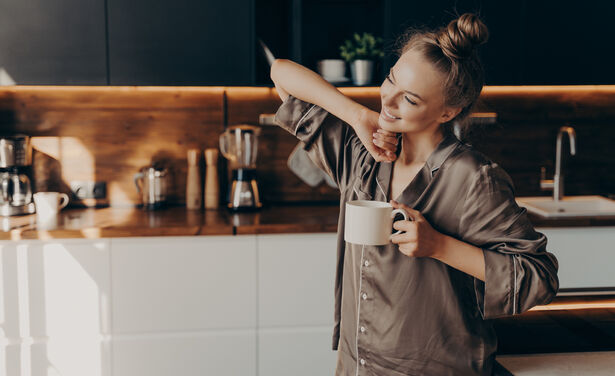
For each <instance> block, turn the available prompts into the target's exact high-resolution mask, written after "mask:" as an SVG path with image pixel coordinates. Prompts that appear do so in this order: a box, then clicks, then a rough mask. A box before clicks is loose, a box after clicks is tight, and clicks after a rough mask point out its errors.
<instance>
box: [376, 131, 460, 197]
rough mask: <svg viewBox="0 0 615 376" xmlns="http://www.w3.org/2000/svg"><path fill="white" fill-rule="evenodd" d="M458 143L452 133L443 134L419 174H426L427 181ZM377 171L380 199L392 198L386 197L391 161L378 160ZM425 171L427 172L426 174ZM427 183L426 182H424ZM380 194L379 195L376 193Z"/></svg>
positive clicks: (391, 166)
mask: <svg viewBox="0 0 615 376" xmlns="http://www.w3.org/2000/svg"><path fill="white" fill-rule="evenodd" d="M458 144H459V140H457V138H456V137H455V135H453V134H445V135H444V137H443V138H442V140H441V141H440V143H438V145H437V146H436V148H435V150H434V151H432V152H431V154H430V155H429V157H428V158H427V161H426V162H425V165H424V166H423V168H422V169H421V171H419V174H425V175H427V178H428V179H429V181H431V179H432V178H433V176H434V175H435V174H436V172H437V171H438V170H439V169H440V166H442V163H444V161H445V160H446V159H447V158H448V156H449V155H450V154H451V153H452V152H453V150H455V148H456V147H457V145H458ZM377 167H378V173H377V175H376V180H377V184H378V185H379V186H380V189H378V191H380V190H382V191H384V192H379V193H380V194H382V197H381V198H380V199H381V200H387V199H389V200H390V199H392V197H387V196H386V195H387V194H388V192H389V186H390V184H391V175H392V172H393V163H392V162H378V163H377ZM426 172H429V173H428V174H426ZM426 183H428V182H426ZM377 196H380V195H377Z"/></svg>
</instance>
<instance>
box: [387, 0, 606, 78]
mask: <svg viewBox="0 0 615 376" xmlns="http://www.w3.org/2000/svg"><path fill="white" fill-rule="evenodd" d="M388 1H390V2H391V6H390V10H389V13H388V17H389V18H390V25H391V27H390V29H389V34H388V37H389V38H392V37H393V36H396V35H399V34H400V33H401V32H402V31H403V30H404V28H405V27H408V26H428V27H438V26H442V25H446V24H447V23H448V22H449V21H450V20H451V19H453V18H454V17H455V16H456V14H462V13H464V12H474V13H477V14H479V15H480V16H481V18H482V19H483V21H484V22H485V23H486V25H487V27H488V28H489V32H490V38H489V41H488V42H487V43H486V44H485V45H484V46H481V47H480V49H479V51H480V54H481V57H482V62H483V65H484V68H485V75H486V83H487V84H488V85H562V84H615V70H614V69H613V68H612V65H613V64H612V57H613V48H612V45H613V39H614V38H615V32H614V31H613V25H612V21H611V15H612V14H614V13H615V3H613V2H608V1H603V0H585V1H582V2H579V1H571V0H544V1H529V0H519V1H488V0H433V1H431V2H419V1H408V0H388ZM389 59H391V58H389ZM392 62H393V61H392V60H390V61H388V64H392Z"/></svg>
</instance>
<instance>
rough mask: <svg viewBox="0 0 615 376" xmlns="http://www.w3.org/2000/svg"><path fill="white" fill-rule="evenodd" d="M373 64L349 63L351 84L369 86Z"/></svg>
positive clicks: (358, 61) (356, 61) (363, 62)
mask: <svg viewBox="0 0 615 376" xmlns="http://www.w3.org/2000/svg"><path fill="white" fill-rule="evenodd" d="M373 68H374V62H373V61H371V60H355V61H353V62H351V63H350V73H351V74H352V82H353V83H354V84H355V85H357V86H365V85H369V84H370V83H371V82H372V73H373V70H374V69H373Z"/></svg>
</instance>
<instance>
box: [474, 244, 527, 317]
mask: <svg viewBox="0 0 615 376" xmlns="http://www.w3.org/2000/svg"><path fill="white" fill-rule="evenodd" d="M483 256H484V258H485V282H482V281H480V280H479V279H475V280H474V291H475V294H476V303H477V304H478V309H479V311H480V313H481V315H482V317H483V319H492V318H496V317H500V316H510V315H514V314H515V313H517V312H516V311H515V293H514V291H515V279H516V278H515V264H514V262H515V261H514V256H513V255H507V254H503V253H499V252H495V251H490V250H487V249H483Z"/></svg>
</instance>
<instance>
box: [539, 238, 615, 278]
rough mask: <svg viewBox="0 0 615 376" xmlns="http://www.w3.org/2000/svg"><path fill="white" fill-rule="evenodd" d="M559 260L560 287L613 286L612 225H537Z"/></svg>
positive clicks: (614, 249) (614, 259)
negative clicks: (560, 226)
mask: <svg viewBox="0 0 615 376" xmlns="http://www.w3.org/2000/svg"><path fill="white" fill-rule="evenodd" d="M536 230H537V231H540V232H542V233H543V234H545V235H546V236H547V240H548V241H547V249H548V250H549V252H552V253H553V254H554V255H555V257H557V260H558V262H559V271H558V273H557V274H558V277H559V281H560V289H568V288H605V287H612V288H613V290H615V273H613V267H614V265H615V227H562V228H537V229H536Z"/></svg>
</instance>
